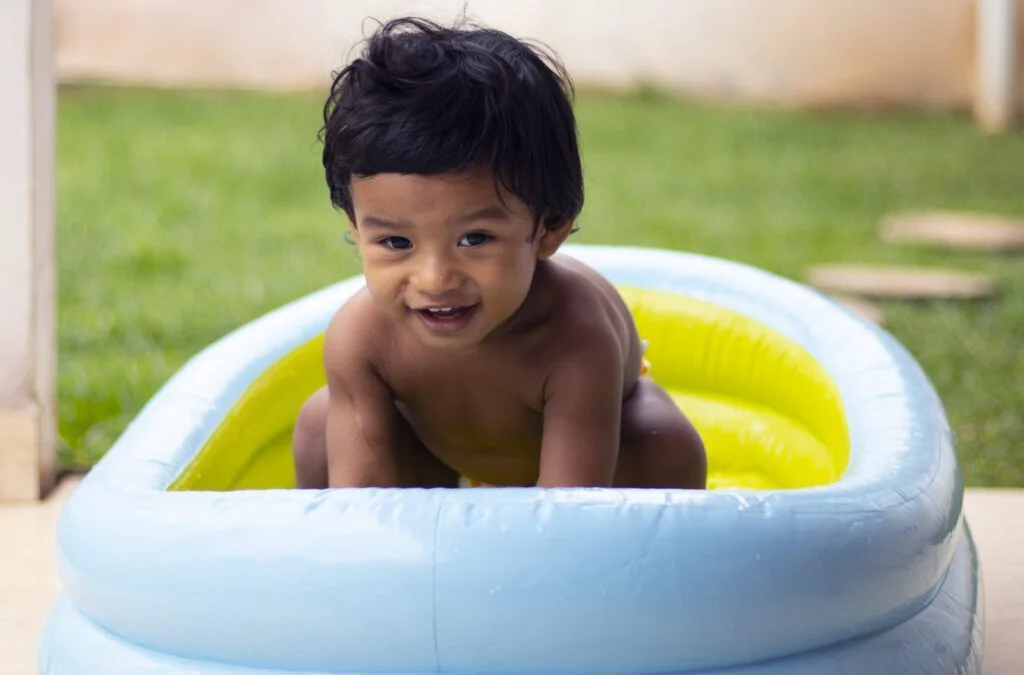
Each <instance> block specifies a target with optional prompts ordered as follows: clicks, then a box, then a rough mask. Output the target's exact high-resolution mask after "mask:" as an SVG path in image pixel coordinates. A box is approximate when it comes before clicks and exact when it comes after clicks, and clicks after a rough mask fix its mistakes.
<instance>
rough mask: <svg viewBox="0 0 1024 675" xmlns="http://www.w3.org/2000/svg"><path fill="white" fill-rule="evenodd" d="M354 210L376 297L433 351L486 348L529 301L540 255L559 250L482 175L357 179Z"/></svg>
mask: <svg viewBox="0 0 1024 675" xmlns="http://www.w3.org/2000/svg"><path fill="white" fill-rule="evenodd" d="M352 202H353V210H354V212H355V223H354V225H353V227H352V233H353V236H354V237H355V239H356V243H357V245H358V247H359V253H360V256H361V257H362V260H363V273H364V275H365V277H366V282H367V287H368V289H369V291H370V294H371V295H372V296H373V298H374V300H375V301H376V302H377V304H378V305H379V306H380V307H381V308H382V309H383V310H384V311H385V312H386V313H387V314H388V315H389V316H390V317H391V318H392V319H394V320H395V321H396V322H398V323H399V324H401V325H402V326H404V327H406V328H408V329H409V330H411V331H412V332H413V333H414V334H415V335H416V336H417V337H418V338H419V339H420V340H421V341H422V342H423V343H424V344H425V345H427V346H429V347H434V348H438V349H463V348H466V347H472V346H474V345H477V344H479V343H480V342H482V341H483V340H485V339H486V338H487V337H488V336H489V335H491V334H492V333H493V332H494V331H495V329H498V328H500V327H501V326H503V325H504V324H505V323H506V322H507V321H508V320H509V318H510V317H512V315H513V314H514V313H515V311H516V310H517V309H518V308H519V307H520V305H521V304H522V303H523V301H524V299H525V298H526V295H527V293H528V291H529V289H530V283H531V280H532V278H533V272H534V268H535V267H536V264H537V259H538V257H541V256H545V255H550V253H552V252H553V250H552V251H549V250H548V249H549V248H552V247H551V246H550V245H546V242H545V237H543V236H542V233H541V232H538V233H537V235H536V236H534V234H533V219H532V217H531V214H530V212H529V209H528V208H527V207H526V205H525V204H523V203H522V201H520V200H519V199H518V198H516V197H515V196H513V195H511V194H509V193H507V192H503V193H502V195H501V196H500V197H499V195H498V192H497V191H496V189H495V183H494V180H493V177H492V174H491V173H490V172H488V171H484V170H478V171H472V172H466V173H460V174H445V175H438V176H421V175H405V174H380V175H377V176H373V177H370V178H362V179H354V180H353V181H352ZM503 202H504V203H503Z"/></svg>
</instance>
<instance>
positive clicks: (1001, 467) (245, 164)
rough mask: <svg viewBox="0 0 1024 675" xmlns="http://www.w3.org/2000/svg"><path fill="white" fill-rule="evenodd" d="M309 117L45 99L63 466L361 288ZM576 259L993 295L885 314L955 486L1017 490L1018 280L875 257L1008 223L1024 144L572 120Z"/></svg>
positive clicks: (297, 108) (689, 110)
mask: <svg viewBox="0 0 1024 675" xmlns="http://www.w3.org/2000/svg"><path fill="white" fill-rule="evenodd" d="M320 104H321V101H320V99H319V97H317V96H311V95H297V94H290V95H271V94H262V93H217V92H205V93H203V92H168V91H152V90H130V89H112V88H109V89H108V88H74V89H70V88H64V89H62V90H61V92H60V106H59V130H58V133H59V137H58V161H59V165H58V189H59V206H58V229H59V240H58V241H59V244H58V249H59V274H60V313H59V330H60V336H59V344H60V355H59V358H60V365H59V391H60V430H61V436H62V448H61V461H62V464H63V465H64V467H65V468H72V467H76V466H81V465H88V464H90V463H92V462H94V461H96V460H97V459H98V458H99V457H100V456H102V454H103V453H104V452H105V451H106V450H107V449H108V448H109V447H110V445H111V443H112V442H113V441H114V439H115V438H116V437H117V436H118V434H119V433H120V432H121V431H122V430H123V429H124V427H125V425H126V424H127V422H128V421H129V420H130V419H131V418H132V417H133V416H134V415H135V414H136V413H137V412H138V410H139V409H140V407H141V406H142V405H143V404H144V403H145V402H146V400H147V399H148V398H149V397H150V396H151V395H152V394H153V393H154V392H155V391H156V390H157V389H158V388H159V387H160V385H161V384H162V383H163V382H164V381H166V379H167V378H168V377H170V376H171V375H172V374H173V373H174V371H175V370H176V369H177V368H179V367H180V366H181V365H182V364H183V363H184V362H185V361H186V360H187V359H188V358H189V357H190V356H191V355H193V354H195V353H196V352H197V351H198V350H200V349H202V348H203V347H204V346H205V345H207V344H209V343H210V342H211V341H213V340H215V339H216V338H218V337H219V336H221V335H223V334H224V333H226V332H228V331H230V330H232V329H234V328H235V327H237V326H239V325H240V324H242V323H244V322H245V321H247V320H250V319H252V318H255V317H256V316H258V315H260V314H261V313H263V312H266V311H267V310H270V309H272V308H274V307H277V306H279V305H281V304H283V303H285V302H288V301H290V300H292V299H294V298H296V297H298V296H301V295H303V294H305V293H307V292H309V291H312V290H314V289H316V288H318V287H320V286H322V285H324V284H328V283H331V282H332V281H335V280H337V279H339V278H341V277H345V276H348V275H350V274H353V273H356V272H357V271H358V261H357V259H356V257H355V255H354V252H353V251H352V249H351V247H350V246H349V245H348V244H346V243H345V242H344V241H343V239H342V234H343V221H342V219H341V217H340V216H339V215H338V214H337V213H335V212H333V211H332V210H331V208H330V205H329V202H328V200H327V192H326V189H325V187H324V185H323V178H322V171H321V167H320V159H319V146H318V143H317V138H316V133H317V130H318V127H319V122H320V119H319V113H320ZM578 114H579V120H580V128H581V138H582V147H583V152H584V162H585V170H586V172H587V185H586V187H587V202H586V207H585V210H584V213H583V216H582V218H581V220H580V222H579V225H580V227H581V231H580V232H579V234H578V235H576V240H577V241H579V242H589V243H609V244H631V245H633V244H635V245H646V246H660V247H667V248H675V249H684V250H690V251H698V252H701V253H707V254H711V255H717V256H722V257H727V258H731V259H735V260H740V261H743V262H747V263H752V264H755V265H759V266H761V267H764V268H766V269H769V270H771V271H774V272H777V273H780V274H783V275H786V276H790V277H793V278H799V277H800V276H801V275H802V274H803V271H804V270H805V268H806V267H807V266H808V265H810V264H813V263H817V262H840V261H850V262H862V261H865V262H879V263H887V262H915V263H923V264H940V265H956V266H959V267H962V268H964V269H967V270H973V271H985V272H988V273H991V274H993V275H994V276H995V277H996V279H997V280H998V282H999V283H1000V285H1001V288H1002V289H1003V294H1002V296H1001V298H1000V299H999V300H998V301H995V302H988V303H983V304H960V303H949V304H939V305H931V306H925V305H915V304H907V305H903V304H893V305H888V306H886V312H887V326H888V327H889V329H890V330H892V332H893V333H894V334H895V335H896V336H897V337H898V338H899V339H900V340H902V341H903V343H904V344H905V345H907V347H908V348H909V349H910V350H911V351H912V352H913V353H914V354H915V355H916V356H917V357H918V359H919V360H920V361H921V363H922V365H923V366H924V368H925V370H926V371H927V372H928V374H929V375H930V376H931V378H932V379H933V381H934V383H935V386H936V388H937V389H938V391H939V393H940V395H941V396H942V397H943V400H944V401H945V403H946V406H947V409H948V412H949V415H950V418H951V420H952V423H953V426H954V429H955V430H956V432H957V434H958V438H959V449H960V454H961V458H962V460H963V464H964V469H965V474H966V480H967V483H968V484H969V485H994V486H996V485H997V486H1024V387H1022V386H1021V384H1020V383H1021V382H1024V349H1022V348H1021V346H1022V338H1024V259H1022V258H1021V257H1018V258H1016V259H1014V258H1012V257H996V256H983V255H975V254H971V255H957V256H952V255H950V254H948V253H946V254H944V253H931V252H927V251H918V250H913V249H904V248H897V247H892V246H887V245H884V244H882V243H880V242H879V241H878V239H877V237H876V236H875V228H876V226H877V223H878V220H879V218H880V217H882V216H883V215H884V214H886V213H887V212H890V211H893V210H903V209H917V208H958V209H959V208H963V209H982V210H987V211H992V212H998V213H1003V214H1009V215H1015V216H1022V217H1024V135H1016V136H1011V137H1004V138H988V137H985V136H983V135H981V134H979V133H978V132H977V131H976V130H975V128H974V127H973V126H972V125H971V124H970V122H969V120H966V119H964V118H962V117H960V116H957V115H950V114H928V115H922V114H909V113H903V114H898V115H887V116H859V115H855V114H835V113H833V114H817V115H812V114H800V113H794V112H783V111H763V110H762V111H756V110H734V109H723V108H715V107H708V106H701V105H697V104H694V103H685V102H678V101H672V100H668V99H665V98H662V97H657V96H650V95H636V96H629V97H616V96H610V95H598V94H584V95H582V96H581V98H580V100H579V103H578Z"/></svg>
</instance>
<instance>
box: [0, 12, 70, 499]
mask: <svg viewBox="0 0 1024 675" xmlns="http://www.w3.org/2000/svg"><path fill="white" fill-rule="evenodd" d="M50 17H51V1H50V0H0V500H7V499H12V500H13V499H38V498H39V497H40V496H42V495H43V494H45V492H46V491H47V490H48V489H49V488H50V487H51V486H52V483H53V480H54V474H55V465H56V428H55V419H56V414H55V407H54V405H55V402H56V401H55V399H56V395H55V375H56V372H55V371H56V360H57V359H56V326H55V321H54V319H55V315H56V311H55V301H56V299H55V296H56V292H55V271H54V254H55V249H54V222H53V221H54V208H53V207H54V201H55V187H54V136H55V133H54V112H55V111H54V108H55V98H56V94H55V85H54V78H53V73H52V56H51V35H50V34H51V27H50Z"/></svg>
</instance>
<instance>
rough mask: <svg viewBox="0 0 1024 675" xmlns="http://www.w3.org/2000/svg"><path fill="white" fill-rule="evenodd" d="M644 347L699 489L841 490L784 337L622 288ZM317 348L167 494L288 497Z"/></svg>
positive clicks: (823, 406) (840, 437)
mask: <svg viewBox="0 0 1024 675" xmlns="http://www.w3.org/2000/svg"><path fill="white" fill-rule="evenodd" d="M619 290H620V292H621V293H622V295H623V297H624V298H625V300H626V302H627V304H628V305H629V307H630V310H631V311H632V313H633V316H634V318H635V320H636V323H637V328H638V329H639V332H640V335H641V337H642V338H643V339H645V340H648V341H649V343H650V344H649V346H648V350H647V357H648V359H649V360H650V362H651V365H652V376H653V378H654V379H655V380H656V381H657V382H658V383H660V384H661V385H662V386H663V387H665V388H666V389H667V390H668V391H669V393H670V394H671V395H672V398H673V399H674V400H675V401H676V403H677V404H678V405H679V406H680V407H681V408H682V409H683V410H684V411H685V412H686V414H687V415H688V416H689V417H690V419H691V420H693V423H694V425H695V426H696V427H697V430H698V431H699V432H700V434H701V436H702V438H703V440H704V444H705V447H706V449H707V453H708V488H710V489H722V488H754V489H794V488H800V487H807V486H813V485H824V484H828V483H832V482H835V481H837V480H838V479H839V477H840V475H841V474H842V472H843V470H844V469H845V467H846V464H847V461H848V458H849V434H848V432H847V427H846V419H845V415H844V413H843V407H842V401H841V399H840V395H839V391H838V389H837V387H836V385H835V383H834V381H833V380H832V378H831V376H830V375H829V373H828V372H827V371H826V370H825V368H824V367H823V366H822V365H821V364H820V363H819V362H818V361H817V360H815V359H814V358H813V357H812V356H811V355H810V354H808V353H807V352H806V351H805V350H804V349H802V348H801V347H799V346H798V345H797V344H795V343H794V342H793V341H792V340H790V339H788V338H786V337H785V336H783V335H782V334H780V333H778V332H776V331H774V330H772V329H770V328H768V327H767V326H765V325H763V324H761V323H760V322H757V321H755V320H753V319H750V318H749V317H746V316H744V315H742V314H739V313H737V312H733V311H731V310H728V309H725V308H723V307H720V306H718V305H715V304H711V303H708V302H704V301H700V300H696V299H694V298H690V297H686V296H682V295H675V294H668V293H661V292H655V291H649V290H643V289H635V288H620V289H619ZM322 348H323V337H322V336H320V337H317V338H316V339H313V340H311V341H309V342H308V343H306V344H303V345H301V346H300V347H298V348H297V349H295V350H294V351H292V352H291V353H289V354H287V355H286V356H285V357H284V358H282V359H280V360H279V361H277V362H276V363H274V364H273V365H272V366H271V367H269V368H268V369H267V370H266V371H265V372H264V373H262V374H261V375H260V376H259V377H257V378H256V380H255V381H254V382H253V383H252V384H251V385H250V387H249V388H248V390H246V392H245V393H244V394H243V395H242V396H241V398H240V399H239V400H238V401H237V402H236V404H235V406H234V407H233V408H232V409H231V410H230V412H229V413H228V414H227V415H226V416H225V418H224V420H223V421H222V422H221V424H220V425H219V426H218V427H217V429H216V430H215V431H214V433H213V434H212V435H211V436H210V438H209V439H208V440H207V442H206V443H205V444H204V446H203V447H202V448H201V449H200V451H199V452H198V453H197V455H196V457H195V458H194V459H193V461H192V462H191V463H190V464H189V465H188V466H187V467H185V469H184V470H183V471H182V473H181V475H180V476H179V477H178V478H177V480H175V481H174V483H173V484H172V485H171V488H170V489H172V490H219V491H223V490H243V489H269V488H288V487H293V486H294V484H295V474H294V470H293V468H292V458H291V432H292V426H293V423H294V420H295V416H296V415H297V413H298V411H299V408H300V407H301V406H302V403H303V402H304V401H305V400H306V398H307V397H308V396H309V395H310V394H311V393H313V392H314V391H315V390H316V389H318V388H319V387H321V386H323V384H324V382H325V376H324V372H323V361H322Z"/></svg>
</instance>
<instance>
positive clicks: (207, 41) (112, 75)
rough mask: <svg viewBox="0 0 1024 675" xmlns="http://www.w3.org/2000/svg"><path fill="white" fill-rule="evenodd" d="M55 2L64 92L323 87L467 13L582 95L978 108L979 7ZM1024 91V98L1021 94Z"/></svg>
mask: <svg viewBox="0 0 1024 675" xmlns="http://www.w3.org/2000/svg"><path fill="white" fill-rule="evenodd" d="M55 1H56V10H55V13H56V16H55V20H56V24H55V25H56V39H57V64H58V72H59V73H60V76H61V77H62V78H64V79H67V80H79V79H96V78H99V79H113V80H117V81H124V82H137V83H157V84H168V85H203V86H205V85H214V86H216V85H222V84H227V85H233V86H247V87H253V86H254V87H286V88H291V87H309V86H322V83H323V81H324V79H325V78H326V77H327V76H328V74H329V72H330V71H331V69H333V68H336V67H337V66H338V65H339V63H341V62H342V60H343V57H344V55H345V54H346V53H347V52H348V51H349V49H350V48H351V47H352V45H353V44H354V43H355V42H357V41H358V39H359V38H360V36H361V34H362V29H363V24H364V19H365V18H366V17H368V16H372V17H377V18H388V17H390V16H393V15H395V14H397V13H400V12H411V13H422V14H428V15H433V16H440V17H452V16H454V15H455V14H456V13H457V11H458V10H459V9H460V8H461V7H462V6H464V5H466V6H468V11H469V14H470V15H471V16H472V17H473V18H477V19H479V20H481V21H484V22H486V23H489V24H492V25H496V26H498V27H501V28H505V29H507V30H509V31H511V32H513V33H516V34H519V35H524V36H529V37H534V38H537V39H540V40H543V41H544V42H546V43H548V44H550V45H551V46H553V47H554V48H555V49H556V50H557V51H558V52H559V53H560V54H561V56H562V57H563V58H564V59H565V61H566V62H567V64H568V66H569V67H570V69H571V71H572V73H573V75H574V77H575V78H576V80H577V81H578V82H580V83H584V84H591V85H599V86H609V87H619V86H629V85H632V84H636V83H638V82H642V83H648V84H653V85H659V86H666V87H670V88H673V89H678V90H682V91H686V92H690V93H695V94H702V95H710V96H715V97H732V96H740V97H752V98H755V99H759V100H764V101H773V102H783V103H797V104H804V105H832V104H855V105H877V104H889V103H907V102H910V103H925V104H940V105H946V104H956V105H967V104H968V103H969V101H970V96H971V86H972V79H973V76H972V69H973V59H974V57H973V54H974V50H973V20H972V16H973V11H974V5H973V0H772V1H771V2H769V1H768V0H516V2H509V1H508V0H469V1H468V2H464V1H455V0H434V1H428V0H419V1H414V0H405V1H402V0H55ZM1019 2H1021V3H1022V4H1024V0H1019ZM1021 14H1022V20H1021V26H1020V32H1021V33H1022V34H1024V12H1021ZM1021 58H1022V60H1024V55H1022V57H1021ZM1020 70H1021V72H1022V73H1024V68H1021V69H1020ZM1020 90H1021V93H1022V96H1021V98H1022V100H1024V81H1022V86H1021V87H1020Z"/></svg>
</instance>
